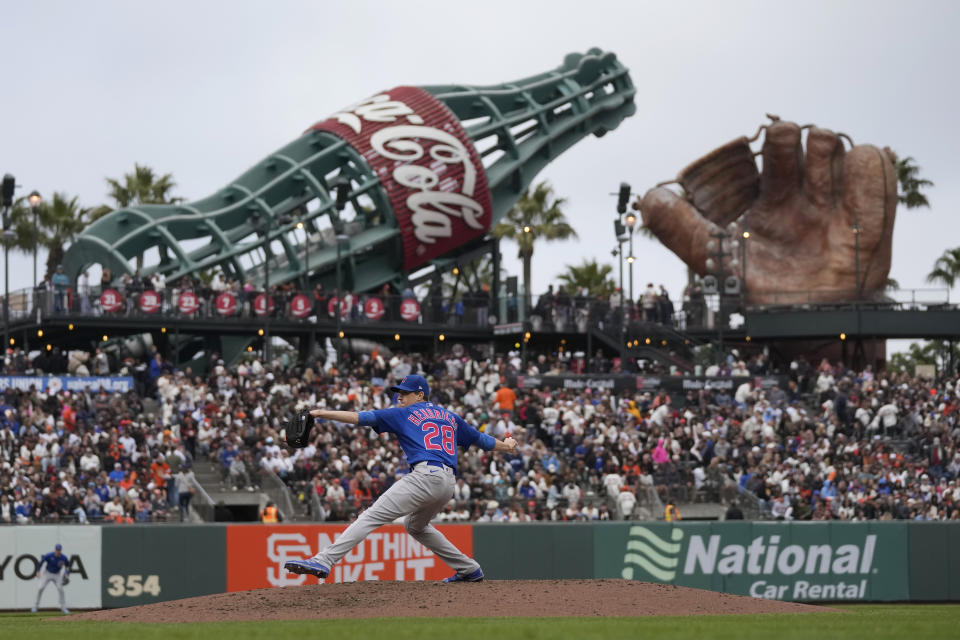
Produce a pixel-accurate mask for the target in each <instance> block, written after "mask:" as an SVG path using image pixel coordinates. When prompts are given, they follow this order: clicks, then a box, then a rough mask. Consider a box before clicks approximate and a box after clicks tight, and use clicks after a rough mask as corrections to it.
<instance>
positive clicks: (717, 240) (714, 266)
mask: <svg viewBox="0 0 960 640" xmlns="http://www.w3.org/2000/svg"><path fill="white" fill-rule="evenodd" d="M710 237H711V238H714V240H711V241H709V242H708V243H707V250H708V251H713V250H714V249H716V253H714V254H713V255H714V257H715V258H716V263H714V261H713V258H708V259H707V264H706V267H707V270H708V271H713V272H714V273H716V276H715V277H716V279H717V320H716V325H717V357H718V360H719V362H723V360H724V358H723V324H724V318H723V289H724V286H725V284H726V283H725V282H724V277H723V276H724V272H723V259H724V257H726V255H727V254H726V252H725V251H724V249H723V241H724V240H726V239H727V238H729V237H730V234H729V233H727V232H725V231H722V230H719V229H718V230H717V231H715V232H713V233H711V234H710ZM714 245H716V246H715V247H714Z"/></svg>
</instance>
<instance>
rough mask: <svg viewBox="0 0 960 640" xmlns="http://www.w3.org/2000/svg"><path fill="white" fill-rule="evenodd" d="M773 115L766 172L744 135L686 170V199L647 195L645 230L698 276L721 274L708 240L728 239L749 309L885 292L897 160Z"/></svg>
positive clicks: (726, 266) (726, 267) (727, 267)
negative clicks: (755, 305)
mask: <svg viewBox="0 0 960 640" xmlns="http://www.w3.org/2000/svg"><path fill="white" fill-rule="evenodd" d="M770 117H771V119H773V123H772V124H770V125H768V126H766V127H765V129H766V133H765V138H764V142H763V149H762V155H763V173H762V174H761V173H760V172H759V171H758V170H757V165H756V162H755V161H754V153H753V151H752V150H751V149H750V142H751V141H752V139H751V140H748V139H747V138H745V137H741V138H738V139H737V140H734V141H732V142H730V143H728V144H726V145H724V146H722V147H720V148H718V149H716V150H714V151H713V152H711V153H709V154H708V155H706V156H704V157H702V158H700V159H699V160H697V161H696V162H694V163H693V164H691V165H689V166H688V167H687V168H685V169H684V170H683V171H681V172H680V175H679V176H678V178H677V182H679V183H680V185H681V186H682V187H683V188H684V191H685V192H686V199H684V198H683V197H681V196H678V195H676V194H675V193H674V192H672V191H670V190H668V189H666V188H663V187H659V186H658V187H656V188H654V189H651V190H650V191H648V192H647V194H646V195H645V196H644V197H643V199H642V200H640V201H639V202H638V205H639V208H640V210H641V212H642V214H643V223H644V225H646V226H647V227H648V228H649V229H650V230H651V231H652V232H653V234H654V235H655V236H657V238H659V239H660V241H661V242H663V244H664V245H666V246H667V248H669V249H670V250H671V251H673V252H674V253H675V254H677V255H678V256H679V257H680V258H681V259H682V260H683V261H684V262H686V263H687V264H688V265H689V266H690V267H691V268H692V269H693V270H694V271H695V272H696V273H698V274H699V275H701V276H703V275H706V274H707V273H710V272H712V271H715V270H716V269H715V264H713V263H715V262H716V260H717V257H716V255H717V247H716V244H712V245H711V247H712V249H708V245H707V243H708V242H710V241H711V240H713V241H714V243H715V242H716V241H717V239H716V238H713V239H712V238H711V237H710V236H711V234H716V233H718V232H721V231H725V232H727V233H729V236H730V237H729V239H727V240H722V242H723V245H722V246H723V251H724V252H725V253H726V254H727V257H726V258H724V263H723V274H724V275H735V276H740V277H743V276H744V264H745V265H746V269H745V275H746V277H745V284H746V292H747V296H748V300H749V302H750V303H761V304H763V303H780V304H795V303H802V302H807V301H817V302H825V301H837V300H852V299H856V298H858V297H859V298H860V299H870V298H875V297H877V295H879V294H882V292H883V290H884V288H885V287H886V282H887V275H888V274H889V271H890V257H891V244H892V237H893V222H894V217H895V216H896V206H897V178H896V173H895V172H894V167H893V163H894V162H895V156H894V155H893V153H892V152H891V151H890V150H889V149H883V150H881V149H878V148H877V147H874V146H872V145H858V146H854V147H853V148H851V149H850V150H849V151H845V150H844V144H843V140H842V139H841V138H846V136H844V134H837V133H834V132H832V131H828V130H827V129H820V128H817V127H802V128H801V127H799V126H797V125H796V124H794V123H792V122H782V121H780V120H779V119H778V118H777V117H776V116H770ZM803 129H809V132H808V134H807V150H806V154H804V150H803V145H802V142H801V133H802V130H803ZM758 135H759V132H758ZM753 139H756V136H755V137H754V138H753ZM846 139H847V140H849V138H846ZM638 205H637V204H635V205H634V207H635V208H636V207H637V206H638ZM745 231H747V232H749V239H747V240H745V239H744V238H743V232H745ZM733 241H738V242H740V243H744V246H743V247H739V246H737V245H735V244H734V243H733ZM741 253H745V255H743V256H742V257H741ZM708 259H710V261H711V262H710V263H708V262H707V261H708ZM858 280H859V282H858ZM721 282H722V281H721Z"/></svg>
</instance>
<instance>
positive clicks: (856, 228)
mask: <svg viewBox="0 0 960 640" xmlns="http://www.w3.org/2000/svg"><path fill="white" fill-rule="evenodd" d="M850 230H851V231H853V265H854V267H853V268H854V276H853V277H854V278H855V281H854V285H855V287H854V290H855V291H856V295H857V298H856V299H857V301H859V300H860V223H859V222H854V223H853V226H852V227H851V228H850Z"/></svg>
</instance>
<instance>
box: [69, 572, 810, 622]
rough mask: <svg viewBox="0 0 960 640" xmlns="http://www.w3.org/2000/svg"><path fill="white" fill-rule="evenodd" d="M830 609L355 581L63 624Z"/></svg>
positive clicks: (609, 584)
mask: <svg viewBox="0 0 960 640" xmlns="http://www.w3.org/2000/svg"><path fill="white" fill-rule="evenodd" d="M818 611H819V612H822V611H828V609H825V608H823V607H814V606H810V605H804V604H796V603H791V602H779V601H775V600H761V599H758V598H748V597H744V596H733V595H729V594H725V593H716V592H714V591H702V590H700V589H687V588H684V587H673V586H669V585H662V584H652V583H648V582H636V581H631V580H489V581H486V582H481V583H472V584H471V583H468V584H463V583H461V584H443V583H440V582H426V583H424V582H350V583H345V584H320V585H306V586H302V587H286V588H283V589H257V590H254V591H240V592H236V593H221V594H216V595H212V596H202V597H199V598H187V599H185V600H175V601H172V602H160V603H157V604H148V605H142V606H139V607H128V608H125V609H110V610H104V611H91V612H87V613H81V614H76V615H72V616H66V617H64V618H61V620H100V621H114V622H219V621H223V620H232V621H241V620H309V619H324V618H381V617H414V616H415V617H428V618H441V617H478V618H482V617H513V616H520V617H552V616H652V615H698V614H700V615H707V614H735V613H739V614H752V613H813V612H818Z"/></svg>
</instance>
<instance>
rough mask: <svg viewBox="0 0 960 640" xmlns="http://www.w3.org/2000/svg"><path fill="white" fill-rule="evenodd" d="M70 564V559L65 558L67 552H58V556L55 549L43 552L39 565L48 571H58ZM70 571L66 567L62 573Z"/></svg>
mask: <svg viewBox="0 0 960 640" xmlns="http://www.w3.org/2000/svg"><path fill="white" fill-rule="evenodd" d="M69 564H70V560H69V559H68V558H67V554H65V553H63V552H62V551H61V552H60V555H59V557H58V556H57V553H56V552H55V551H51V552H50V553H45V554H43V556H42V557H41V558H40V566H42V567H44V568H45V569H46V570H47V571H49V572H50V573H60V569H62V568H64V567H67V566H68V565H69ZM67 573H70V569H69V568H68V569H67V570H66V571H64V574H67Z"/></svg>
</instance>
